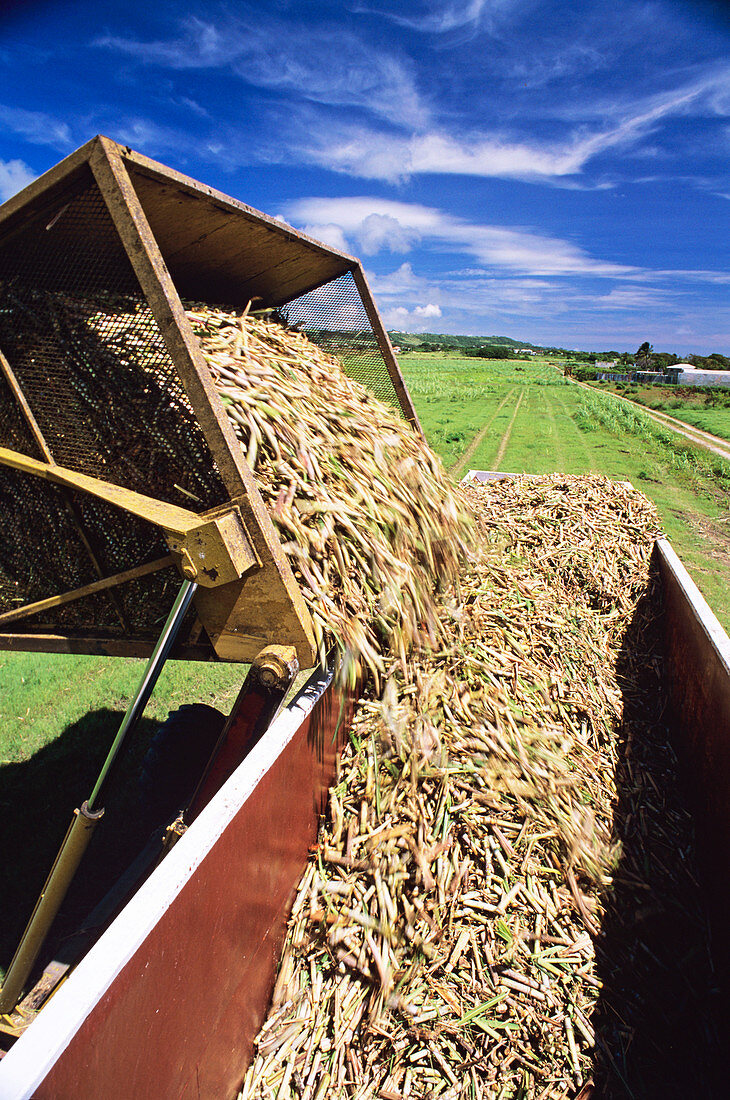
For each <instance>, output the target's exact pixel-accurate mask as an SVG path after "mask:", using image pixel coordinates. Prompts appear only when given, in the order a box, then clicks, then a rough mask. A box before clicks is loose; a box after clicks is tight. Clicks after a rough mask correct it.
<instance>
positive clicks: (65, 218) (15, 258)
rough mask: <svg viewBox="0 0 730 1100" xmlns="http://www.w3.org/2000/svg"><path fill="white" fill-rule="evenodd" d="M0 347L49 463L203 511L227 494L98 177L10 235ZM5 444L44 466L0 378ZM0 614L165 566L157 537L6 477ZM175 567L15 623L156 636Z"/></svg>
mask: <svg viewBox="0 0 730 1100" xmlns="http://www.w3.org/2000/svg"><path fill="white" fill-rule="evenodd" d="M0 351H2V352H3V353H4V356H5V357H6V359H7V362H8V363H9V365H10V368H11V370H12V372H13V374H14V375H15V378H16V380H17V384H18V386H19V388H20V390H21V391H22V394H23V396H24V397H25V399H26V401H27V402H28V405H29V406H30V409H31V410H32V413H33V415H34V417H35V420H36V422H37V425H38V427H39V429H40V431H41V433H42V435H43V439H44V441H45V444H46V445H47V448H48V450H49V452H50V454H51V455H52V458H53V460H54V461H55V462H56V463H58V464H59V465H61V466H66V467H68V468H70V469H72V470H77V471H79V472H81V473H85V474H90V475H92V476H94V477H98V478H101V479H103V480H104V481H109V482H112V483H115V484H118V485H122V486H124V487H126V488H129V489H133V490H135V491H137V492H140V493H144V494H145V495H148V496H152V497H155V498H158V499H160V500H165V501H169V502H170V503H173V504H178V505H181V506H183V507H185V508H187V509H189V510H191V511H195V512H202V511H204V510H206V509H208V508H211V507H214V506H215V505H218V504H221V503H223V502H224V501H225V500H226V499H227V493H226V490H225V487H224V485H223V482H222V480H221V478H220V475H219V472H218V470H217V467H216V464H215V461H214V459H213V456H212V454H211V452H210V449H209V447H208V444H207V442H206V440H205V437H204V435H203V432H202V430H201V428H200V426H199V424H198V421H197V419H196V417H195V414H194V412H193V409H192V408H191V406H190V403H189V401H188V398H187V395H186V393H185V390H184V388H183V386H182V383H181V381H180V378H179V376H178V373H177V371H176V369H175V366H174V364H173V362H172V360H171V358H170V356H169V354H168V352H167V349H166V347H165V344H164V341H163V339H162V335H161V333H160V330H159V327H158V325H157V323H156V321H155V319H154V316H153V315H152V313H151V311H150V309H149V306H148V305H147V302H146V299H145V298H144V295H143V293H142V290H141V287H140V285H139V283H138V281H137V279H136V276H135V274H134V271H133V269H132V267H131V264H130V262H129V259H128V257H127V255H126V252H125V250H124V247H123V245H122V243H121V241H120V239H119V237H118V235H117V232H116V229H115V226H114V224H113V222H112V219H111V216H110V215H109V213H108V210H107V207H106V204H105V202H104V200H103V197H102V195H101V193H100V191H99V189H98V187H97V185H96V183H95V181H94V180H93V177H92V176H91V174H90V172H88V173H87V175H86V176H85V177H84V178H83V179H82V180H81V181H80V182H79V184H78V187H77V189H76V190H75V191H74V192H73V193H72V194H70V195H69V193H68V192H67V193H66V194H65V195H64V197H63V198H62V199H60V200H58V202H57V203H56V206H55V208H54V207H52V206H50V200H49V203H46V206H45V208H44V210H43V211H42V212H41V213H35V214H34V215H33V216H28V217H26V218H25V219H24V221H23V224H22V226H21V227H20V229H16V230H15V231H14V232H12V233H9V234H7V235H6V236H5V237H4V238H0ZM0 446H5V447H9V448H11V449H13V450H17V451H21V452H22V453H24V454H27V455H30V456H31V457H33V458H41V459H43V458H44V455H43V454H42V453H40V448H39V446H38V445H37V443H36V442H35V440H34V437H33V435H32V434H31V432H30V431H29V428H28V424H27V422H26V418H25V416H24V414H23V411H22V409H21V406H20V403H19V401H18V399H17V397H16V395H15V394H14V393H13V391H12V388H11V386H10V385H9V384H8V381H7V380H6V379H5V378H4V377H3V376H2V375H0ZM0 517H1V518H0V527H1V537H0V614H1V613H3V612H7V611H11V610H15V609H16V608H18V607H19V606H21V605H25V604H28V603H33V602H35V601H37V600H43V599H47V598H48V597H51V596H56V595H60V594H62V593H64V592H68V591H70V590H73V589H76V588H79V587H83V586H84V585H87V584H90V583H92V582H94V581H96V580H98V579H99V578H100V577H107V576H111V575H114V574H116V573H120V572H123V571H126V570H128V569H134V568H136V567H137V566H141V565H144V564H146V563H148V562H150V561H153V560H154V559H156V558H160V557H164V556H166V555H167V547H166V544H165V542H164V539H163V538H162V536H161V535H160V532H159V530H158V529H157V528H156V527H154V526H153V525H151V524H147V523H144V522H143V521H140V520H137V519H135V518H133V517H131V516H129V515H127V514H125V513H123V512H122V511H120V510H119V509H117V508H114V507H112V506H111V505H108V504H106V503H105V502H104V501H101V500H96V499H94V498H92V497H90V496H88V495H86V494H82V493H75V492H71V491H69V490H61V489H58V488H56V487H54V486H52V485H49V484H48V483H47V482H45V481H43V480H41V479H39V478H37V477H34V476H32V475H28V474H21V473H17V472H16V471H13V470H10V469H7V468H2V469H0ZM179 583H180V579H179V575H178V573H177V571H176V570H175V569H174V568H167V569H165V570H163V571H162V572H159V573H154V574H150V575H148V576H146V577H144V578H143V579H138V580H134V581H131V582H128V583H126V584H124V585H123V586H120V587H119V588H117V589H114V590H109V591H106V592H104V593H98V594H94V595H92V596H86V597H84V598H83V599H81V600H78V601H74V602H73V603H69V604H67V605H65V606H62V607H55V608H53V609H51V610H48V611H45V612H41V613H39V614H36V615H34V616H33V617H31V618H25V619H21V620H17V621H14V622H12V623H9V624H7V626H5V625H3V624H0V632H20V633H22V632H24V631H31V632H33V631H35V632H41V631H47V632H52V631H56V632H65V633H73V632H76V633H78V632H79V631H81V632H84V633H88V634H91V635H94V636H97V637H105V636H119V637H123V636H126V637H129V638H136V639H153V638H154V637H156V635H157V633H158V632H159V627H160V623H161V621H164V617H165V616H166V614H167V612H168V611H169V608H170V605H171V603H172V600H173V599H174V595H175V591H176V588H177V587H179Z"/></svg>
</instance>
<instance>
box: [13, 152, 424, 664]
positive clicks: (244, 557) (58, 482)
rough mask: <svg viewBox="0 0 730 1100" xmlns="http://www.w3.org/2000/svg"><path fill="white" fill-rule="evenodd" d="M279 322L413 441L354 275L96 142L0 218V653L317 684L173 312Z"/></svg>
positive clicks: (403, 394) (239, 471)
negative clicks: (211, 662)
mask: <svg viewBox="0 0 730 1100" xmlns="http://www.w3.org/2000/svg"><path fill="white" fill-rule="evenodd" d="M186 299H192V300H195V301H198V302H201V301H203V302H208V303H215V304H224V305H227V306H230V307H233V308H243V307H245V305H246V304H247V303H248V302H249V301H250V300H252V299H253V300H254V301H255V303H256V305H259V306H263V307H281V306H285V305H286V306H287V307H288V308H287V312H288V315H289V316H290V317H291V318H292V320H294V321H295V322H296V323H297V325H298V327H299V328H302V329H304V330H305V331H307V332H309V333H311V334H312V335H313V337H314V339H315V340H316V341H317V342H318V343H319V344H320V345H322V346H325V347H331V348H332V349H333V350H335V351H336V352H337V354H339V355H340V357H341V359H342V361H343V363H344V364H345V367H346V369H347V370H348V371H349V372H350V373H351V374H352V375H353V376H355V377H357V378H358V379H359V380H361V381H362V382H364V383H365V384H366V385H368V386H369V387H370V388H371V389H372V390H373V391H374V392H376V393H377V394H378V396H380V397H381V398H384V399H386V400H390V401H391V402H392V403H393V404H395V405H397V406H398V407H399V408H400V409H401V410H402V412H403V414H404V416H406V417H407V418H408V419H410V420H411V421H412V422H413V423H414V424H415V425H417V419H416V416H415V412H414V410H413V406H412V404H411V401H410V397H409V395H408V392H407V390H406V387H405V385H404V383H403V379H402V377H401V375H400V371H399V369H398V365H397V362H396V359H395V356H394V355H393V350H392V348H391V346H390V342H389V340H388V336H387V334H386V332H385V330H384V328H383V325H382V323H381V321H380V318H379V316H378V312H377V309H376V307H375V305H374V303H373V300H372V298H371V296H370V292H369V290H368V287H367V283H366V281H365V278H364V275H363V272H362V269H361V267H360V265H359V263H358V261H357V260H355V259H354V258H352V257H350V256H347V255H345V254H343V253H340V252H337V251H335V250H333V249H330V248H327V247H326V246H324V245H322V244H319V243H318V242H316V241H313V240H311V239H309V238H307V237H305V236H303V235H302V234H299V233H297V232H295V231H294V230H293V229H291V228H290V227H288V226H286V225H284V224H283V223H281V222H279V221H277V220H275V219H272V218H269V217H266V216H265V215H263V214H260V213H258V212H257V211H255V210H252V209H251V208H250V207H248V206H245V205H243V204H242V203H239V202H236V201H234V200H233V199H230V198H227V197H226V196H224V195H222V194H220V193H218V192H216V191H214V190H212V189H210V188H208V187H204V186H203V185H201V184H199V183H196V182H195V181H193V180H190V179H187V178H186V177H184V176H181V175H180V174H178V173H176V172H174V171H171V170H170V169H168V168H165V167H163V166H162V165H160V164H157V163H156V162H154V161H151V160H149V159H148V158H146V157H143V156H141V155H139V154H137V153H134V152H132V151H131V150H130V149H128V148H122V147H120V146H118V145H116V144H115V143H113V142H111V141H110V140H109V139H107V138H104V137H96V138H94V139H93V140H92V141H90V142H89V143H88V144H87V145H85V146H83V147H82V148H81V149H79V150H78V151H77V152H75V153H74V154H72V155H71V156H70V157H68V158H66V160H64V161H63V162H62V163H61V164H59V165H58V166H57V167H56V168H54V169H52V170H51V171H50V172H48V173H46V175H44V176H42V177H41V178H40V179H39V180H37V181H36V182H35V183H33V184H31V185H30V187H28V188H26V189H25V190H24V191H23V192H21V193H20V194H19V195H17V196H16V197H15V198H13V199H11V200H10V201H8V202H7V203H5V204H4V206H2V207H0V511H1V514H2V517H3V519H2V531H3V538H2V540H1V543H2V545H1V546H0V648H6V649H34V650H45V651H59V650H67V651H72V652H77V653H109V654H116V655H122V656H135V655H136V656H142V655H144V656H146V655H148V654H149V653H150V652H151V650H152V648H153V646H154V642H155V640H156V638H157V636H158V634H159V630H160V624H161V622H162V621H163V620H164V618H165V615H166V614H167V611H168V610H169V608H170V605H171V604H172V602H173V599H174V595H175V592H176V591H177V587H178V583H179V575H180V574H182V576H183V577H186V578H188V579H189V580H192V581H194V582H195V583H196V584H197V585H198V589H197V592H196V595H195V602H194V610H191V611H190V612H189V613H188V616H187V619H186V621H185V622H184V624H183V627H182V630H181V632H180V634H179V635H178V641H177V642H176V643H175V648H174V650H173V655H176V656H184V657H187V658H201V659H208V658H211V657H218V658H222V659H226V660H238V661H250V660H252V659H253V658H254V657H255V655H256V654H257V653H258V652H259V651H260V650H261V648H262V647H263V646H265V645H267V644H269V643H278V644H287V645H293V646H294V647H295V648H296V649H297V654H298V658H299V663H300V665H301V666H302V667H308V666H311V665H313V664H314V662H315V651H314V644H313V636H312V629H311V622H310V619H309V615H308V612H307V610H306V607H305V606H304V603H303V600H302V598H301V595H300V592H299V590H298V586H297V584H296V582H295V579H294V577H293V574H292V572H291V569H290V567H289V564H288V562H287V560H286V558H285V556H284V554H283V551H282V549H281V544H280V542H279V539H278V536H277V534H276V532H275V530H274V527H273V525H272V523H271V520H270V518H269V516H268V514H267V512H266V509H265V507H264V504H263V502H262V500H261V497H260V495H259V492H258V490H257V487H256V482H255V478H254V476H253V474H252V472H251V469H250V468H249V467H248V465H247V464H246V461H245V458H244V456H243V454H242V452H241V448H240V445H239V444H238V442H237V440H236V438H235V436H234V434H233V431H232V429H231V427H230V425H229V422H228V419H227V417H226V415H225V411H224V409H223V406H222V403H221V401H220V399H219V397H218V395H217V393H216V391H215V389H214V387H213V385H212V382H211V379H210V375H209V371H208V368H207V366H206V364H205V362H204V360H203V357H202V354H201V352H200V348H199V346H198V342H197V339H196V337H195V336H194V334H193V332H192V330H191V327H190V324H189V322H188V319H187V317H186V314H185V310H184V308H183V305H182V301H181V300H186Z"/></svg>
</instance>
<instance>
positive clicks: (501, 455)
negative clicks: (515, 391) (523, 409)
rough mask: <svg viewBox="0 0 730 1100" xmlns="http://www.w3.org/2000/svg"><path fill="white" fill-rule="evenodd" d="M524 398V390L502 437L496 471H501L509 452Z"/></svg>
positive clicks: (496, 459) (495, 462)
mask: <svg viewBox="0 0 730 1100" xmlns="http://www.w3.org/2000/svg"><path fill="white" fill-rule="evenodd" d="M524 396H525V391H524V390H522V391H521V392H520V396H519V398H518V400H517V404H516V405H515V411H514V412H513V413H512V419H511V420H510V422H509V424H508V425H507V430H506V432H505V433H504V435H503V436H502V440H501V442H500V444H499V450H498V451H497V456H496V458H495V460H494V469H495V470H498V469H499V464H500V462H501V461H502V459H503V458H504V452H505V451H506V450H507V444H508V443H509V437H510V436H511V435H512V428H513V426H514V422H515V420H516V419H517V413H518V412H519V411H520V405H521V404H522V398H523V397H524Z"/></svg>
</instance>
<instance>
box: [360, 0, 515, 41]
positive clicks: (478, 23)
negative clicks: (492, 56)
mask: <svg viewBox="0 0 730 1100" xmlns="http://www.w3.org/2000/svg"><path fill="white" fill-rule="evenodd" d="M521 2H522V0H450V2H444V0H426V2H425V4H423V5H422V6H423V8H424V9H425V10H422V11H421V12H420V13H419V14H418V15H416V16H415V17H414V16H407V15H403V14H402V13H401V12H400V11H394V10H393V7H392V5H388V10H386V11H383V12H382V15H384V16H385V17H386V18H389V19H391V20H392V21H393V22H394V23H398V24H399V25H400V26H401V27H409V28H410V29H411V30H415V31H421V32H423V33H425V34H445V33H448V32H450V31H458V30H462V29H465V28H466V29H470V30H477V29H479V28H484V29H486V30H489V31H491V30H493V29H494V27H495V25H496V24H497V22H498V21H499V20H500V19H501V18H502V17H504V16H505V15H507V14H509V13H510V11H511V10H512V9H513V8H514V7H516V6H519V5H520V4H521ZM363 10H368V9H363Z"/></svg>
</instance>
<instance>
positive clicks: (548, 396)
mask: <svg viewBox="0 0 730 1100" xmlns="http://www.w3.org/2000/svg"><path fill="white" fill-rule="evenodd" d="M545 389H546V390H547V387H545ZM553 397H555V398H557V394H552V393H547V392H546V393H545V409H546V412H547V418H548V421H549V422H550V429H551V434H552V444H553V450H554V452H555V472H556V473H558V472H559V473H567V472H568V471H567V470H566V469H565V466H566V462H565V449H564V448H563V440H562V436H561V432H560V428H559V427H558V419H557V417H556V415H555V406H554V405H553V402H552V398H553ZM557 399H558V403H559V398H557ZM562 411H563V412H565V408H564V407H563V409H562Z"/></svg>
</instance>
